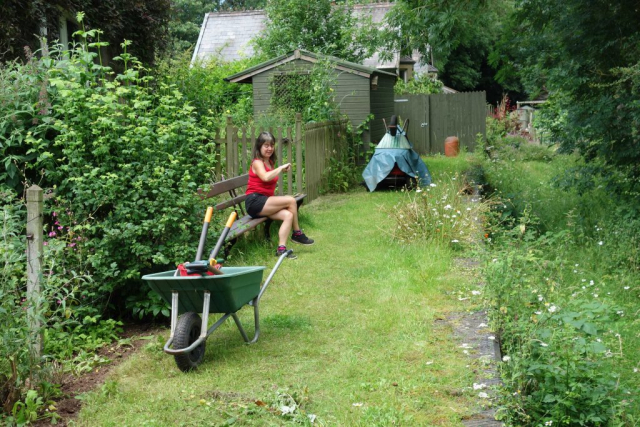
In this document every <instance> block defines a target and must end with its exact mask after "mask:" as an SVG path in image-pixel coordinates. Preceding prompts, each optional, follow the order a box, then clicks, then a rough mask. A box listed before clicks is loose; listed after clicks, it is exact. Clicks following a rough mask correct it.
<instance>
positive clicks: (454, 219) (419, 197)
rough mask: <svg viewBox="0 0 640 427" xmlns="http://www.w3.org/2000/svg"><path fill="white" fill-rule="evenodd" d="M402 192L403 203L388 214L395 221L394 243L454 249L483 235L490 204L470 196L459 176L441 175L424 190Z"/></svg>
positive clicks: (422, 188)
mask: <svg viewBox="0 0 640 427" xmlns="http://www.w3.org/2000/svg"><path fill="white" fill-rule="evenodd" d="M403 192H404V194H405V198H404V200H402V201H401V202H399V203H398V204H396V205H395V206H393V208H392V209H390V210H389V211H388V213H389V215H390V216H391V217H392V218H394V219H395V223H396V226H395V227H394V229H393V230H392V235H393V237H394V238H395V239H396V240H398V241H400V242H402V243H411V242H414V241H418V240H429V241H435V242H439V243H442V244H446V245H451V246H452V247H453V248H458V247H462V246H463V245H468V244H472V243H474V242H477V241H478V239H480V238H481V236H482V235H483V233H484V231H483V223H484V222H485V221H484V219H485V216H486V215H487V214H488V213H489V211H490V208H491V202H490V201H487V200H481V199H480V198H479V196H478V197H477V198H474V197H472V196H470V192H471V188H470V187H469V185H468V184H467V183H466V182H465V181H464V179H463V178H462V177H461V176H459V175H457V174H456V175H443V176H442V177H441V179H439V180H438V182H437V183H432V184H431V185H430V186H428V187H420V186H417V187H416V188H415V189H403ZM487 237H488V235H487Z"/></svg>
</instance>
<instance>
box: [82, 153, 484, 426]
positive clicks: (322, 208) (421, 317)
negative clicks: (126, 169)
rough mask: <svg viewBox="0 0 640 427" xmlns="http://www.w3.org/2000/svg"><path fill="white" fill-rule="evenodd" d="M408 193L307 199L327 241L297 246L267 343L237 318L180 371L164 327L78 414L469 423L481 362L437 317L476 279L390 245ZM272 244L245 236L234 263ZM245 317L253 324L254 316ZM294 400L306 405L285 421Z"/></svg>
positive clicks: (110, 418)
mask: <svg viewBox="0 0 640 427" xmlns="http://www.w3.org/2000/svg"><path fill="white" fill-rule="evenodd" d="M430 167H431V166H430ZM432 172H433V170H432ZM401 198H402V194H401V193H395V192H376V193H371V194H369V193H368V192H365V191H364V190H358V191H355V192H352V193H349V194H347V195H332V196H325V197H322V198H320V199H318V200H316V201H314V202H313V203H311V204H309V205H308V206H305V207H304V208H303V212H302V214H301V220H302V224H303V227H304V229H305V232H306V233H307V234H308V235H309V236H310V237H312V238H314V239H316V242H317V243H316V244H315V245H313V246H310V247H299V246H296V247H295V249H296V253H297V254H298V259H297V260H286V261H285V262H284V263H283V265H282V266H281V267H280V270H279V271H278V272H277V273H276V275H275V276H274V280H273V282H272V285H271V286H270V287H269V289H268V291H267V292H266V293H265V295H264V297H263V299H262V304H261V316H262V325H261V326H262V335H261V338H260V341H259V342H258V343H257V344H256V345H252V346H247V345H244V344H243V342H242V340H241V338H240V335H239V333H238V331H237V329H236V328H235V325H233V322H227V323H226V324H225V325H223V327H222V328H221V329H220V330H217V331H216V332H214V334H212V336H211V337H210V338H209V339H208V341H207V352H206V356H205V361H204V362H203V364H202V365H201V367H200V368H199V369H198V370H197V371H196V372H193V373H189V374H183V373H181V372H179V371H178V369H177V368H176V366H175V364H174V361H173V358H172V357H170V356H168V355H165V354H164V353H162V351H161V345H162V344H161V343H163V342H164V340H165V339H166V338H167V336H168V331H167V332H166V333H165V334H163V336H161V337H158V340H157V341H153V342H151V343H150V344H149V345H148V346H147V347H145V349H144V350H143V351H141V352H140V353H139V354H137V355H135V356H134V357H132V358H131V359H129V360H127V361H126V362H124V363H123V364H122V365H120V366H119V367H118V368H117V369H115V370H114V372H113V373H112V375H111V376H110V379H109V380H108V381H107V382H106V383H105V385H103V386H102V387H101V388H99V389H97V390H96V391H95V392H93V393H91V394H89V395H88V396H87V397H86V399H85V406H84V408H83V410H82V412H81V414H80V418H79V420H78V421H79V423H80V424H81V425H91V426H93V425H99V426H124V425H129V426H168V425H184V426H191V425H193V426H196V425H198V426H203V425H215V426H218V425H239V426H245V425H255V426H263V425H288V424H293V423H294V421H295V420H298V421H300V420H302V421H306V420H308V419H309V418H308V417H309V416H310V415H311V418H314V416H315V423H314V425H327V426H389V425H407V426H431V425H443V426H455V425H461V421H460V420H461V419H462V418H463V417H465V416H469V415H471V414H473V413H474V412H476V410H477V407H476V404H477V402H476V398H475V397H474V396H475V393H473V391H472V389H471V388H470V386H471V385H472V383H473V378H474V374H473V372H472V369H473V366H472V365H470V363H471V362H470V360H469V359H468V358H467V357H466V356H465V355H464V354H463V353H462V351H461V349H460V348H459V345H460V343H458V342H456V341H455V340H454V339H452V337H451V331H450V330H449V329H448V328H447V327H443V326H434V325H436V324H437V322H434V321H435V320H436V319H438V318H444V317H446V316H447V313H450V312H453V311H462V310H464V309H468V308H469V305H470V304H472V303H470V302H469V301H468V300H467V301H464V302H461V301H459V300H458V295H459V294H458V292H463V293H466V294H468V292H467V291H466V289H468V284H467V282H468V281H469V279H468V278H466V277H464V276H463V275H460V274H458V273H456V272H455V271H451V270H452V269H451V268H450V266H451V265H452V260H453V258H454V256H456V254H455V253H452V252H451V251H450V250H449V249H448V248H443V247H438V246H429V245H426V244H415V245H412V246H409V247H402V246H399V245H397V244H395V243H393V242H391V241H390V239H389V237H388V235H387V233H386V230H389V228H390V227H393V224H392V223H391V222H390V221H391V220H390V219H389V217H388V215H387V213H385V209H388V208H391V207H392V206H393V205H394V204H395V203H397V202H398V201H399V200H401ZM272 251H273V248H272V247H271V245H269V246H267V245H266V244H264V243H260V242H258V241H256V240H248V241H245V242H241V243H239V244H238V245H237V246H236V247H235V248H234V254H235V255H234V256H233V257H232V258H231V259H229V261H228V264H229V265H266V266H268V267H271V266H273V265H274V263H275V257H274V256H273V254H272ZM462 304H466V306H462ZM241 313H242V315H241V319H242V320H243V323H244V324H245V326H246V327H247V328H248V329H250V326H251V325H252V312H251V311H250V310H249V309H246V308H245V309H243V310H242V311H241ZM212 317H213V316H212ZM211 320H213V319H211ZM289 397H294V398H295V399H296V400H297V402H298V405H297V406H296V407H295V411H294V412H293V413H292V414H289V415H288V416H283V415H281V414H280V412H279V411H278V410H277V409H278V408H280V409H282V407H283V406H289V407H290V408H293V405H291V404H290V403H291V402H289V401H288V400H287V399H288V398H289ZM256 402H258V404H256Z"/></svg>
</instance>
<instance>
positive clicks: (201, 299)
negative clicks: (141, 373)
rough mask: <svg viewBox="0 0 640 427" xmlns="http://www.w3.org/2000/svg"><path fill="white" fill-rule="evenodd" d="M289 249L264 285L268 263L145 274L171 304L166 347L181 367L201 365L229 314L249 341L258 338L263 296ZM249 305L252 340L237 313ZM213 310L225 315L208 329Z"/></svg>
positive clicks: (190, 367) (281, 256) (253, 341)
mask: <svg viewBox="0 0 640 427" xmlns="http://www.w3.org/2000/svg"><path fill="white" fill-rule="evenodd" d="M289 252H292V251H291V250H289V251H287V252H285V253H284V254H282V255H280V257H279V258H278V261H277V262H276V265H275V266H274V267H273V270H271V273H270V274H269V276H268V277H267V280H266V281H265V282H264V284H263V285H262V286H260V282H261V281H262V276H263V272H264V270H265V269H266V267H261V266H256V267H222V269H221V270H222V274H221V275H214V276H178V275H177V274H178V272H177V270H172V271H165V272H162V273H155V274H148V275H145V276H143V277H142V279H143V280H145V281H146V282H147V283H148V284H149V286H150V287H151V289H153V290H154V291H156V292H157V293H158V294H160V295H161V296H162V298H163V299H164V300H165V301H166V302H167V303H170V304H171V335H170V336H169V340H168V341H167V343H166V344H165V345H164V351H165V353H168V354H171V355H173V356H174V358H175V361H176V364H177V365H178V368H179V369H180V370H181V371H183V372H188V371H191V370H193V369H195V368H197V367H198V365H200V363H201V362H202V359H203V358H204V353H205V341H206V339H207V337H209V335H211V333H213V331H215V330H216V329H218V327H219V326H220V325H222V323H224V321H225V320H227V319H228V318H229V317H232V318H233V320H234V321H235V323H236V326H237V327H238V329H239V330H240V334H241V335H242V338H243V339H244V341H245V342H246V343H248V344H253V343H255V342H256V341H258V337H259V336H260V315H259V310H258V306H259V303H260V298H261V297H262V295H263V294H264V292H265V291H266V290H267V287H268V286H269V283H270V282H271V279H272V278H273V275H274V274H275V272H276V271H277V270H278V268H279V267H280V264H282V261H283V260H284V259H285V258H286V257H287V255H289ZM245 305H250V306H253V315H254V322H255V332H254V337H253V339H251V340H250V339H249V337H248V336H247V333H246V332H245V331H244V328H243V327H242V324H241V323H240V319H239V318H238V315H237V311H238V310H240V309H241V308H242V307H244V306H245ZM198 312H200V313H202V316H199V315H198ZM210 313H223V316H222V317H220V318H219V319H218V320H217V321H216V322H215V323H214V324H213V325H212V326H211V327H210V328H208V329H207V324H208V319H209V314H210ZM178 314H180V318H179V319H178ZM203 320H204V321H203Z"/></svg>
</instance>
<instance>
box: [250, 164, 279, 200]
mask: <svg viewBox="0 0 640 427" xmlns="http://www.w3.org/2000/svg"><path fill="white" fill-rule="evenodd" d="M256 160H257V161H259V162H261V161H262V160H259V159H253V162H255V161H256ZM253 162H251V167H250V168H249V182H248V183H247V191H246V192H245V194H251V193H260V194H263V195H265V196H269V197H271V196H273V195H274V194H275V192H276V185H277V184H278V176H276V177H275V178H273V179H272V180H271V181H267V182H264V181H263V180H261V179H260V177H259V176H258V175H256V174H255V172H254V171H253ZM264 168H265V169H266V171H267V172H269V171H272V170H273V169H270V168H269V166H267V164H266V163H265V164H264Z"/></svg>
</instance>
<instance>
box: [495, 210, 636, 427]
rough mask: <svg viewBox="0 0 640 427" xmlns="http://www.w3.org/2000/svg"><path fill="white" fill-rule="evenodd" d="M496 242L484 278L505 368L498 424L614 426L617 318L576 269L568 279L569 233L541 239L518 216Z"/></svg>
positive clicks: (618, 395)
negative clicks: (613, 367)
mask: <svg viewBox="0 0 640 427" xmlns="http://www.w3.org/2000/svg"><path fill="white" fill-rule="evenodd" d="M531 222H533V223H534V224H533V225H534V226H531ZM496 239H497V240H498V241H497V242H494V243H496V244H495V245H493V248H492V251H491V253H490V254H488V256H489V257H491V259H490V260H487V261H488V262H487V264H486V268H485V277H486V279H487V291H486V295H487V298H488V299H489V302H490V305H491V307H492V310H491V311H490V316H491V321H492V325H493V326H492V327H493V329H494V330H498V331H500V333H501V346H502V353H503V355H505V357H504V358H503V360H504V361H505V362H506V363H504V364H503V365H502V366H501V369H502V378H503V381H504V383H505V388H504V389H503V390H504V393H503V395H502V398H501V402H500V403H501V408H500V409H499V410H498V412H497V417H498V418H499V419H501V420H503V421H505V422H506V424H507V425H513V426H515V425H517V426H538V425H584V426H596V425H608V424H607V423H609V422H613V421H615V420H617V419H619V415H620V410H621V405H623V402H624V400H623V399H624V395H625V390H624V389H623V387H621V386H620V385H619V383H618V382H619V376H618V374H616V373H615V372H614V371H612V370H611V366H612V364H613V363H612V361H615V359H616V358H618V357H620V356H621V355H622V353H621V351H622V349H621V347H622V343H621V341H620V336H619V334H616V333H615V332H613V331H612V329H613V322H614V321H616V320H617V319H619V318H620V316H621V315H622V314H621V313H623V312H622V311H621V310H619V309H618V308H616V307H613V306H611V305H609V304H607V303H605V302H603V301H602V300H601V299H598V294H597V292H598V290H597V289H598V285H597V283H595V281H594V280H590V281H587V280H586V279H585V280H582V279H581V277H582V274H581V273H582V272H581V271H580V270H578V266H577V265H576V267H575V268H573V269H570V270H569V271H567V264H568V263H569V261H568V259H567V258H566V255H567V254H566V253H563V251H570V248H571V247H572V245H573V243H574V242H573V239H574V237H573V236H572V233H571V232H569V231H568V230H563V231H561V232H556V233H550V232H549V233H546V234H544V235H539V234H538V232H537V231H536V227H535V219H533V220H531V221H530V217H529V215H524V216H523V217H522V218H521V219H520V221H519V222H517V223H513V224H512V228H510V229H509V230H505V232H504V233H503V234H500V235H496ZM557 248H561V249H560V250H558V249H557ZM571 265H573V264H571ZM573 283H579V284H580V285H573ZM567 291H568V292H567Z"/></svg>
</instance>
